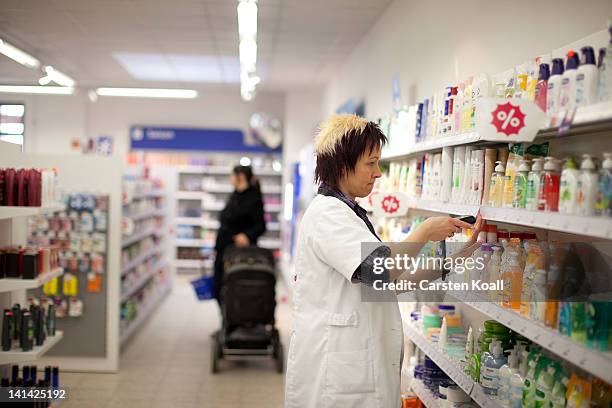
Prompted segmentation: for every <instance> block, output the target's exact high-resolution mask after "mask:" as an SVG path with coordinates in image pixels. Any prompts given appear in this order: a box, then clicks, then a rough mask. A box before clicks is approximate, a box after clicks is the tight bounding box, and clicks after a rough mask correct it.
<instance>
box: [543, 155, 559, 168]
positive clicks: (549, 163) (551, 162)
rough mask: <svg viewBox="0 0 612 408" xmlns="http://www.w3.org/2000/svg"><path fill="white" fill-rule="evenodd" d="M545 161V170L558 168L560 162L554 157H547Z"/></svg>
mask: <svg viewBox="0 0 612 408" xmlns="http://www.w3.org/2000/svg"><path fill="white" fill-rule="evenodd" d="M545 160H546V161H545V162H544V170H558V169H559V164H558V163H559V162H558V161H557V159H555V158H554V157H550V156H549V157H547V158H546V159H545Z"/></svg>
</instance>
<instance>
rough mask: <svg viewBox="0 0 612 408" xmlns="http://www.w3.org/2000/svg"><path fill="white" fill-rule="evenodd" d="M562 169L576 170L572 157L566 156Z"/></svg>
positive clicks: (576, 166)
mask: <svg viewBox="0 0 612 408" xmlns="http://www.w3.org/2000/svg"><path fill="white" fill-rule="evenodd" d="M563 168H564V169H577V168H578V165H577V164H576V161H575V160H574V158H573V157H572V156H567V157H566V158H565V164H564V165H563Z"/></svg>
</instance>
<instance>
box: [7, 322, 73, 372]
mask: <svg viewBox="0 0 612 408" xmlns="http://www.w3.org/2000/svg"><path fill="white" fill-rule="evenodd" d="M63 337H64V332H63V331H61V330H57V331H56V332H55V335H54V336H47V338H46V339H45V342H44V343H43V344H42V345H41V346H34V347H33V348H32V350H30V351H23V350H21V349H19V348H18V347H14V348H13V349H11V350H9V351H0V364H9V363H23V362H27V361H34V360H38V359H39V358H40V357H42V356H43V355H44V354H45V353H46V352H47V351H49V350H50V349H51V348H52V347H53V346H55V345H56V344H57V343H58V342H59V341H60V340H61V339H62V338H63Z"/></svg>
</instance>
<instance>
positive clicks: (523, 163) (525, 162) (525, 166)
mask: <svg viewBox="0 0 612 408" xmlns="http://www.w3.org/2000/svg"><path fill="white" fill-rule="evenodd" d="M530 169H531V166H529V160H521V165H520V166H519V168H518V171H526V172H527V171H529V170H530Z"/></svg>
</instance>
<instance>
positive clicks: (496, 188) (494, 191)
mask: <svg viewBox="0 0 612 408" xmlns="http://www.w3.org/2000/svg"><path fill="white" fill-rule="evenodd" d="M495 164H496V166H495V172H494V173H493V175H492V176H491V185H490V187H489V203H488V204H489V205H490V206H491V207H501V205H502V198H503V193H504V177H505V176H504V174H505V172H506V171H505V168H504V164H503V163H502V162H501V161H496V162H495Z"/></svg>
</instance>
